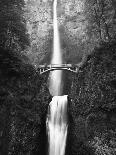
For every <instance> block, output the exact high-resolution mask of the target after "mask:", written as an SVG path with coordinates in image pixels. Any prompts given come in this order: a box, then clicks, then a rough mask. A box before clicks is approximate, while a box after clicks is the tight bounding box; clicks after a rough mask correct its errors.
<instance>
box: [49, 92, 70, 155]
mask: <svg viewBox="0 0 116 155" xmlns="http://www.w3.org/2000/svg"><path fill="white" fill-rule="evenodd" d="M67 102H68V101H67V95H64V96H54V97H53V98H52V101H51V102H50V105H49V108H48V116H47V120H46V127H47V133H48V145H49V146H48V153H49V155H64V154H65V146H66V138H67V128H68V122H67Z"/></svg>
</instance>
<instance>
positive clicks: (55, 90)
mask: <svg viewBox="0 0 116 155" xmlns="http://www.w3.org/2000/svg"><path fill="white" fill-rule="evenodd" d="M57 3H58V2H57V0H54V3H53V31H54V33H53V55H52V60H51V64H62V54H61V46H60V33H59V28H58V19H57V18H58V17H57ZM62 85H63V84H62V71H61V70H55V71H53V72H51V73H50V75H49V91H50V93H51V95H52V96H55V95H56V96H58V95H62V89H63V86H62Z"/></svg>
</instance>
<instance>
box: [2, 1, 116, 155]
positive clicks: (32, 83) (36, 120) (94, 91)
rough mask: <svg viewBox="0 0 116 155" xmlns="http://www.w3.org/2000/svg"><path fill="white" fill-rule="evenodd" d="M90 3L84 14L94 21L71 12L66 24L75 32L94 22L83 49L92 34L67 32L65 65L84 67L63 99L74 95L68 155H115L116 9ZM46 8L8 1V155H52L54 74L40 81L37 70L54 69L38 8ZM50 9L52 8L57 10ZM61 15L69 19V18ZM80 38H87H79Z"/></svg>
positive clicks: (69, 80) (69, 79) (67, 77)
mask: <svg viewBox="0 0 116 155" xmlns="http://www.w3.org/2000/svg"><path fill="white" fill-rule="evenodd" d="M75 2H76V1H75ZM75 2H73V3H75ZM83 2H85V4H87V5H86V7H85V8H84V9H85V10H84V11H85V12H83V13H85V14H86V18H87V19H85V18H84V17H85V15H84V16H83V17H81V16H82V14H83V13H82V14H81V12H77V14H76V15H74V16H72V17H70V15H69V14H68V13H67V12H66V13H65V14H67V15H66V17H65V18H66V19H65V22H69V21H72V22H73V24H72V27H71V29H73V30H75V29H76V23H79V24H83V25H85V24H86V20H88V21H89V22H88V25H87V27H86V28H85V29H86V30H87V34H86V36H87V37H88V39H87V40H86V41H83V37H82V36H81V33H82V31H85V30H84V28H83V30H82V31H80V29H79V30H78V28H77V32H75V31H74V34H73V32H71V33H69V29H70V27H68V26H69V25H68V24H67V25H68V26H66V25H65V26H66V27H65V30H64V29H63V28H62V27H61V28H60V29H61V32H63V33H62V36H61V39H62V37H63V36H64V41H63V42H62V44H63V45H62V47H63V49H62V55H63V56H64V60H63V61H64V62H65V63H71V64H73V62H74V64H75V63H78V62H82V65H81V67H80V69H79V72H78V73H77V74H74V73H73V74H72V73H71V72H69V71H64V72H63V81H65V82H64V87H63V92H64V94H67V95H68V110H67V111H68V133H67V141H66V151H65V154H67V155H115V154H116V38H115V37H116V34H115V25H116V24H115V20H116V16H115V15H116V10H115V7H114V6H115V5H116V4H115V1H112V3H111V2H109V1H106V0H99V3H98V1H94V4H93V1H89V2H88V1H87V0H85V1H84V0H83ZM44 3H45V4H46V2H44V1H42V2H40V1H33V0H32V1H28V2H26V1H25V2H24V1H23V0H21V1H18V0H12V1H11V0H6V1H3V0H0V118H1V119H0V155H47V154H48V139H47V132H46V117H47V110H48V106H49V103H50V102H51V100H52V96H51V95H50V93H49V89H48V77H49V72H48V73H46V74H43V75H40V74H39V72H38V70H37V67H38V65H39V64H41V63H48V62H49V61H50V60H49V59H50V58H49V57H51V51H50V49H51V48H52V47H51V46H52V45H51V42H52V41H51V40H52V39H53V38H52V30H51V29H50V32H49V35H45V36H43V38H45V40H44V39H43V38H42V37H41V35H43V33H44V32H42V33H41V32H37V28H38V27H39V26H38V22H40V21H37V19H36V18H35V16H34V15H35V14H34V11H35V10H36V9H35V8H36V7H37V6H38V7H40V6H41V5H42V7H43V6H45V5H43V4H44ZM61 3H62V1H61ZM67 3H68V2H67ZM67 3H66V2H64V3H63V5H68V4H67ZM77 3H78V2H77ZM46 5H47V6H46V7H47V8H48V6H50V5H52V2H51V1H50V2H49V4H46ZM60 5H61V4H59V6H60ZM75 5H76V4H75ZM79 5H80V4H79ZM31 6H32V8H31V9H30V7H31ZM102 7H103V8H102ZM80 8H81V7H80ZM89 8H91V10H89ZM100 9H101V10H102V9H104V11H103V12H102V11H101V10H100ZM88 10H89V11H88ZM47 11H48V12H49V10H47ZM71 11H73V9H72V10H71ZM60 12H61V13H62V14H63V10H61V11H60ZM111 13H112V14H113V15H112V16H111ZM70 14H71V13H70ZM102 14H103V15H102ZM32 15H33V18H32ZM59 16H60V17H61V15H60V13H59ZM95 17H96V18H95ZM97 17H99V18H97ZM39 18H40V17H39ZM96 19H97V21H96ZM108 19H109V20H108ZM59 20H60V19H59ZM105 20H106V21H105ZM99 21H100V23H101V25H100V26H99ZM108 21H109V23H108ZM81 22H82V23H81ZM27 23H31V24H32V25H31V24H30V25H28V24H27ZM64 24H65V23H64ZM27 25H28V26H27ZM49 25H50V24H49ZM74 27H75V28H74ZM27 29H28V30H27ZM27 31H28V32H27ZM67 31H68V32H67ZM79 31H80V36H79V37H80V38H78V37H77V36H75V35H77V34H76V33H79ZM45 33H46V32H45ZM71 34H72V36H71ZM46 36H47V37H46ZM39 37H40V38H39ZM76 37H77V38H76ZM41 42H42V43H41ZM75 42H76V43H75ZM41 44H42V45H41ZM77 44H78V45H77ZM48 55H49V56H48Z"/></svg>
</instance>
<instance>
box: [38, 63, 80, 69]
mask: <svg viewBox="0 0 116 155" xmlns="http://www.w3.org/2000/svg"><path fill="white" fill-rule="evenodd" d="M38 67H39V68H74V67H79V64H75V65H73V64H50V65H39V66H38Z"/></svg>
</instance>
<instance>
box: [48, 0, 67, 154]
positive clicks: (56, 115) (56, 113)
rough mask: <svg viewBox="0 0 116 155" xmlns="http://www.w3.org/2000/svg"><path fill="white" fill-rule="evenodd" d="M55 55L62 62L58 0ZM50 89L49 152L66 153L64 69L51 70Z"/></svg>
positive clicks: (55, 1) (55, 3)
mask: <svg viewBox="0 0 116 155" xmlns="http://www.w3.org/2000/svg"><path fill="white" fill-rule="evenodd" d="M53 30H54V34H53V55H52V60H51V63H52V64H62V55H61V47H60V35H59V30H58V20H57V0H54V3H53ZM49 91H50V93H51V95H52V96H54V97H53V98H52V101H51V102H50V105H49V108H48V116H47V120H46V127H47V134H48V154H49V155H65V145H66V137H67V126H68V125H67V103H68V101H67V95H63V96H61V95H62V93H63V92H62V71H61V70H55V71H51V72H50V75H49Z"/></svg>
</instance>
